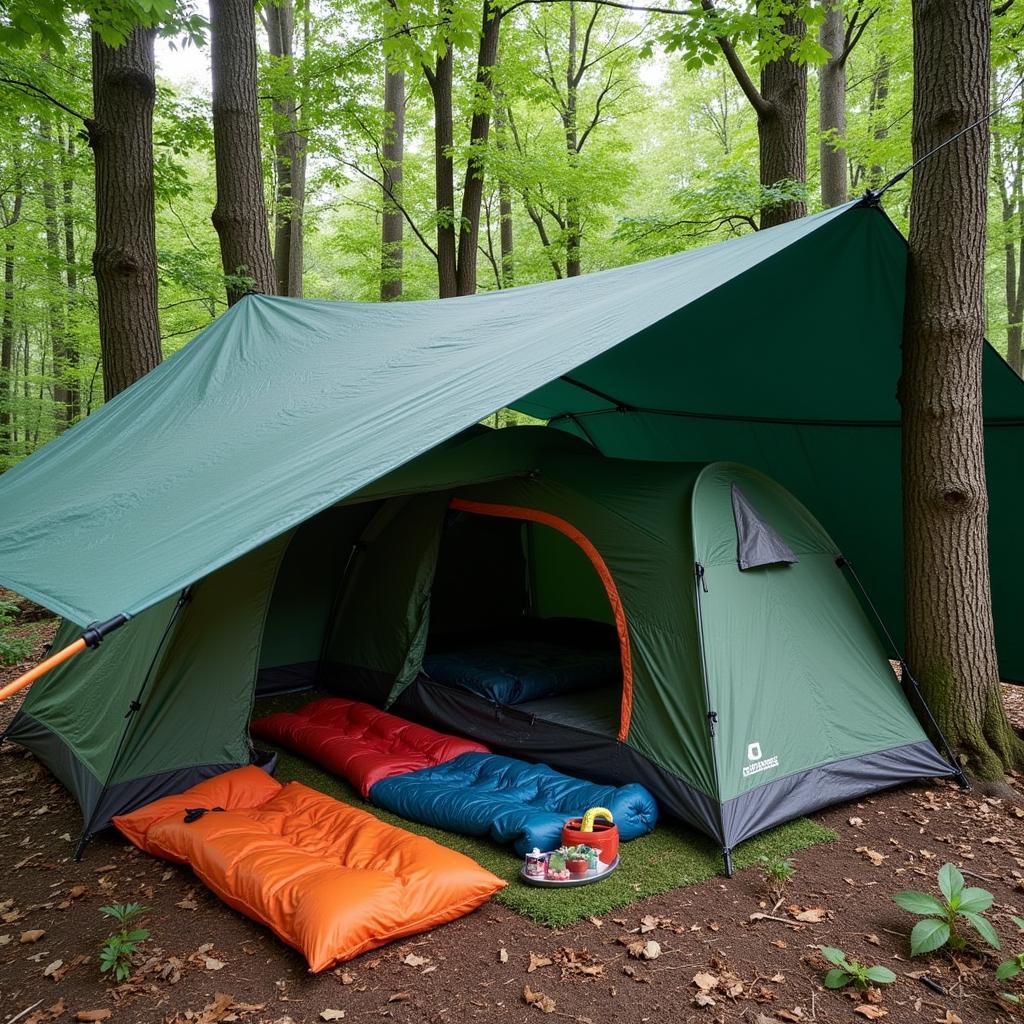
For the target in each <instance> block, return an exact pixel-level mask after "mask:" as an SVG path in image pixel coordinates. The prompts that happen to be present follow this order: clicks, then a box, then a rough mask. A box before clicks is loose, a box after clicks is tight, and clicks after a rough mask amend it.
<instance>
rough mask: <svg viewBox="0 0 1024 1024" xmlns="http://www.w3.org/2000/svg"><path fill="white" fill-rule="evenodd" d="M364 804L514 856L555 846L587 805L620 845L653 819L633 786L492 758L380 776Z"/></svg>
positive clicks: (651, 808) (650, 806) (652, 808)
mask: <svg viewBox="0 0 1024 1024" xmlns="http://www.w3.org/2000/svg"><path fill="white" fill-rule="evenodd" d="M370 800H371V801H372V802H373V803H375V804H376V805H377V806H378V807H383V808H385V809H386V810H389V811H392V812H393V813H395V814H398V815H400V816H401V817H403V818H407V819H408V820H409V821H418V822H421V823H422V824H424V825H433V826H434V827H435V828H440V829H444V830H446V831H448V832H461V833H462V834H464V835H469V836H485V835H490V836H491V837H492V838H493V839H494V840H495V841H496V842H499V843H502V844H505V843H511V844H512V846H513V848H514V849H515V851H516V853H518V854H520V855H522V854H525V853H528V852H529V851H530V850H532V849H533V848H534V847H537V848H538V849H540V850H542V851H546V850H553V849H556V848H557V847H558V846H560V845H561V840H562V826H563V825H564V824H565V822H566V821H567V820H568V819H569V818H579V817H582V815H583V814H584V813H585V812H586V811H588V810H589V809H590V808H591V807H605V808H607V809H608V810H609V811H611V812H612V816H613V817H614V819H615V824H616V825H618V827H619V838H620V839H622V840H629V839H636V838H637V837H638V836H642V835H644V834H646V833H647V832H650V831H651V829H653V828H654V826H655V824H656V823H657V820H658V805H657V804H656V803H655V801H654V797H652V796H651V794H650V793H648V792H647V790H646V789H644V787H643V786H641V785H639V784H637V783H630V784H629V785H627V786H599V785H597V784H596V783H593V782H584V781H583V780H582V779H574V778H572V777H571V776H569V775H562V774H561V773H560V772H556V771H555V770H554V769H552V768H548V767H547V765H543V764H529V763H528V762H526V761H518V760H516V759H515V758H512V757H501V756H499V755H497V754H462V755H460V756H459V757H457V758H455V759H454V760H453V761H449V762H448V763H447V764H440V765H437V766H436V767H433V768H422V769H420V770H419V771H415V772H409V773H407V774H405V775H395V776H392V777H391V778H389V779H382V780H381V781H380V782H378V783H376V785H374V786H373V788H372V789H371V790H370Z"/></svg>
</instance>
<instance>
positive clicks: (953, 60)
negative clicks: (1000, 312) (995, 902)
mask: <svg viewBox="0 0 1024 1024" xmlns="http://www.w3.org/2000/svg"><path fill="white" fill-rule="evenodd" d="M913 28H914V130H913V143H914V156H915V158H917V157H920V156H922V155H923V154H925V153H927V152H928V151H930V150H932V149H933V148H934V147H935V146H937V145H939V144H940V143H942V142H944V141H946V140H947V139H949V138H950V137H951V136H953V135H954V134H955V133H957V132H958V131H960V130H961V129H963V128H965V127H966V126H968V125H970V124H972V123H974V122H975V121H977V120H978V119H979V118H981V117H982V116H983V115H984V114H985V112H986V111H987V109H988V75H989V51H990V31H991V8H990V4H989V0H914V2H913ZM988 147H989V133H988V128H987V126H982V127H978V128H976V129H974V130H972V131H970V132H968V133H967V134H966V135H964V136H963V138H961V139H959V140H958V141H957V142H956V143H954V144H952V145H949V146H947V147H946V148H945V149H943V150H942V151H941V152H939V153H938V154H936V155H935V156H933V157H931V158H930V159H928V160H926V161H925V162H924V163H922V164H921V166H920V167H919V168H918V169H917V170H916V171H915V177H914V183H913V193H912V198H911V214H910V221H911V227H910V268H909V276H908V291H907V311H906V325H905V337H904V344H903V375H902V379H901V381H900V388H899V395H900V401H901V403H902V406H903V519H904V536H905V570H906V618H907V653H908V660H909V664H910V667H911V669H912V671H913V672H914V673H915V675H916V676H917V678H918V680H919V681H920V683H921V685H922V688H923V690H924V692H925V695H926V697H927V698H928V700H929V702H930V703H931V705H932V708H933V710H934V712H935V715H936V718H937V720H938V722H939V725H940V727H941V728H942V729H943V731H944V732H945V733H946V736H947V737H948V739H949V740H950V742H951V743H952V744H953V746H954V747H955V748H956V749H957V750H958V751H959V752H960V754H961V756H962V757H963V759H964V765H965V767H966V768H967V770H968V771H970V772H971V773H972V774H974V775H976V776H978V777H980V778H985V779H997V778H999V777H1001V776H1002V775H1003V773H1004V772H1005V770H1006V769H1007V768H1009V767H1010V766H1011V765H1014V764H1024V742H1022V741H1021V739H1020V738H1019V737H1017V736H1016V735H1015V733H1014V731H1013V729H1012V727H1011V725H1010V723H1009V721H1008V720H1007V717H1006V712H1005V710H1004V708H1003V704H1002V697H1001V692H1000V684H999V671H998V664H997V659H996V648H995V635H994V629H993V621H992V595H991V587H990V583H989V553H988V526H987V517H988V493H987V490H986V485H985V451H984V422H983V416H982V402H981V366H982V354H983V350H984V328H985V318H984V294H985V293H984V258H985V221H986V185H987V173H988V152H989V148H988Z"/></svg>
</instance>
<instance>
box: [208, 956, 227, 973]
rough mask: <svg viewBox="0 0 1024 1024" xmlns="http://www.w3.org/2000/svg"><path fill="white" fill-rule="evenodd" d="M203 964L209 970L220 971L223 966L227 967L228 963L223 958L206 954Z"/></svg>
mask: <svg viewBox="0 0 1024 1024" xmlns="http://www.w3.org/2000/svg"><path fill="white" fill-rule="evenodd" d="M203 966H204V967H205V968H206V969H207V970H208V971H219V970H221V969H222V968H224V967H227V964H226V963H225V962H224V961H223V960H218V959H217V958H216V957H213V956H204V957H203Z"/></svg>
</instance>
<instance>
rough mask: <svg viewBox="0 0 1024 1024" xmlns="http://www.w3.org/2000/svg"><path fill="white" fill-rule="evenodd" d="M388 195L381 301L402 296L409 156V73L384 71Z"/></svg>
mask: <svg viewBox="0 0 1024 1024" xmlns="http://www.w3.org/2000/svg"><path fill="white" fill-rule="evenodd" d="M384 117H385V119H386V122H387V123H386V124H385V126H384V145H383V147H382V148H383V152H382V154H381V155H382V157H383V160H384V195H383V197H382V202H383V213H382V215H381V236H380V241H381V244H380V300H381V302H389V301H391V300H393V299H400V298H401V297H402V261H403V258H404V253H403V249H402V234H403V232H404V229H405V220H404V218H403V216H402V211H401V210H400V209H399V207H398V204H399V203H401V201H402V161H403V159H404V157H405V72H404V71H393V70H392V69H391V68H387V69H386V70H385V72H384Z"/></svg>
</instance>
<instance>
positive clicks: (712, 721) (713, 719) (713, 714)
mask: <svg viewBox="0 0 1024 1024" xmlns="http://www.w3.org/2000/svg"><path fill="white" fill-rule="evenodd" d="M716 725H718V712H717V711H709V712H708V732H709V733H710V734H711V738H712V739H714V738H715V726H716Z"/></svg>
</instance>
